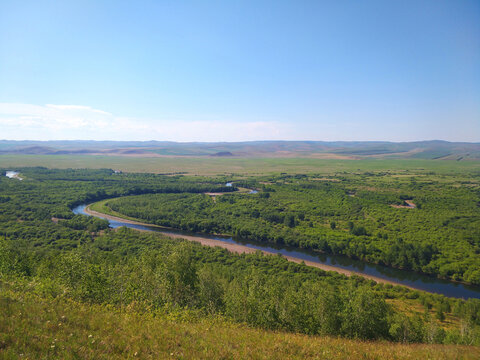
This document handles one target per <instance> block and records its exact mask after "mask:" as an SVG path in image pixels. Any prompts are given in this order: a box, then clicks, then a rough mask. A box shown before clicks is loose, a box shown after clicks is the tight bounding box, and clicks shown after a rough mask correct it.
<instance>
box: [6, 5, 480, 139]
mask: <svg viewBox="0 0 480 360" xmlns="http://www.w3.org/2000/svg"><path fill="white" fill-rule="evenodd" d="M0 139H15V140H20V139H34V140H51V139H85V140H90V139H93V140H172V141H244V140H279V139H282V140H391V141H412V140H431V139H442V140H449V141H475V142H478V141H480V1H478V0H470V1H469V0H462V1H454V0H450V1H445V0H415V1H411V0H405V1H384V0H378V1H368V0H366V1H347V0H345V1H334V0H332V1H301V0H300V1H293V0H292V1H281V0H277V1H261V0H256V1H207V0H199V1H143V0H139V1H121V0H115V1H98V0H92V1H88V0H85V1H68V0H62V1H42V0H37V1H28V0H27V1H17V0H2V1H0Z"/></svg>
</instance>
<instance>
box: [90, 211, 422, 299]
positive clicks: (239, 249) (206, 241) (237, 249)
mask: <svg viewBox="0 0 480 360" xmlns="http://www.w3.org/2000/svg"><path fill="white" fill-rule="evenodd" d="M91 205H92V204H90V205H87V206H86V207H85V210H84V211H85V213H86V214H88V215H91V216H96V217H101V218H104V219H107V220H112V221H119V222H124V223H127V224H132V225H140V226H148V227H152V228H156V229H158V230H157V231H158V232H160V233H161V234H163V235H165V236H168V237H170V238H174V239H186V240H189V241H196V242H199V243H200V244H202V245H204V246H211V247H215V246H219V247H221V248H223V249H226V250H228V251H230V252H234V253H238V254H242V253H247V254H250V253H254V252H256V251H261V252H262V253H263V254H266V255H277V254H275V253H273V252H269V251H265V250H257V249H254V248H251V247H248V246H244V245H240V244H232V243H228V242H224V241H221V240H215V239H210V238H206V237H201V236H197V235H196V236H193V235H183V234H171V233H169V232H167V231H166V230H167V229H166V228H164V227H161V226H158V225H152V224H147V223H144V222H140V221H134V220H128V219H124V218H121V217H117V216H113V215H108V214H104V213H101V212H98V211H95V210H92V209H91V208H90V206H91ZM162 230H164V231H162ZM144 231H145V230H144ZM151 231H154V230H151ZM282 256H283V257H284V258H285V259H287V260H288V261H291V262H295V263H302V262H303V263H304V264H305V265H307V266H312V267H315V268H318V269H322V270H324V271H335V272H337V273H340V274H343V275H346V276H352V275H356V276H361V277H364V278H366V279H369V280H373V281H375V282H377V283H383V284H391V285H398V286H405V287H407V288H409V289H413V290H417V289H415V288H413V287H410V286H406V285H404V284H400V283H397V282H394V281H391V280H386V279H382V278H379V277H376V276H372V275H366V274H362V273H359V272H356V271H350V270H346V269H342V268H339V267H335V266H331V265H326V264H321V263H316V262H313V261H309V260H303V259H299V258H296V257H293V256H288V255H282Z"/></svg>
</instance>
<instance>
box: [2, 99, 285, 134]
mask: <svg viewBox="0 0 480 360" xmlns="http://www.w3.org/2000/svg"><path fill="white" fill-rule="evenodd" d="M0 127H1V132H0V138H3V139H37V140H52V139H85V140H90V139H95V140H152V139H153V140H173V141H242V140H259V139H283V138H288V137H289V134H290V133H291V129H290V127H289V126H287V125H285V124H282V123H279V122H275V121H246V122H244V121H238V120H229V119H223V120H201V121H198V120H188V119H180V120H178V119H175V120H173V119H165V118H162V119H134V118H126V117H120V116H115V115H113V114H111V113H109V112H106V111H103V110H100V109H94V108H92V107H89V106H82V105H55V104H46V105H43V106H42V105H33V104H20V103H0Z"/></svg>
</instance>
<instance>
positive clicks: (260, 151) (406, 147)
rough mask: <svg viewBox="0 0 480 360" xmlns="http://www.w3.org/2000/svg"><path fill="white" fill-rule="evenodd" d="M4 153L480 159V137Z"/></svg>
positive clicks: (108, 145) (46, 146)
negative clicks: (479, 139)
mask: <svg viewBox="0 0 480 360" xmlns="http://www.w3.org/2000/svg"><path fill="white" fill-rule="evenodd" d="M0 154H31V155H68V154H71V155H121V156H138V157H146V156H149V157H155V156H158V157H160V156H218V157H230V156H236V157H314V158H335V159H363V158H383V159H388V158H396V159H409V158H413V159H443V160H457V161H461V160H480V143H466V142H448V141H441V140H434V141H415V142H398V143H396V142H387V141H333V142H327V141H250V142H213V143H202V142H189V143H179V142H169V141H11V140H1V141H0Z"/></svg>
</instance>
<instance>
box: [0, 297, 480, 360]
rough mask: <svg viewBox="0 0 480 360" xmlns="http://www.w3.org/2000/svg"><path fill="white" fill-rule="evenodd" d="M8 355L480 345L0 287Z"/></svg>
mask: <svg viewBox="0 0 480 360" xmlns="http://www.w3.org/2000/svg"><path fill="white" fill-rule="evenodd" d="M0 358H2V359H18V358H21V359H51V358H59V359H125V358H131V359H135V358H139V359H478V358H480V348H478V347H467V346H453V345H449V346H446V345H402V344H392V343H388V342H363V341H355V340H346V339H339V338H331V337H319V336H306V335H299V334H289V333H283V332H272V331H262V330H259V329H252V328H249V327H246V326H243V325H236V324H231V323H228V322H226V321H225V320H222V319H212V318H209V319H203V320H189V321H185V320H178V319H174V318H173V317H172V316H168V315H158V316H152V315H151V314H147V315H142V314H139V313H137V312H135V311H134V307H133V306H131V307H129V308H124V309H118V308H115V307H111V306H100V305H86V304H81V303H77V302H73V301H71V300H68V299H56V300H48V299H44V298H41V297H39V296H36V295H34V294H32V293H29V292H23V291H22V292H21V291H13V290H10V289H5V288H3V289H1V290H0Z"/></svg>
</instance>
